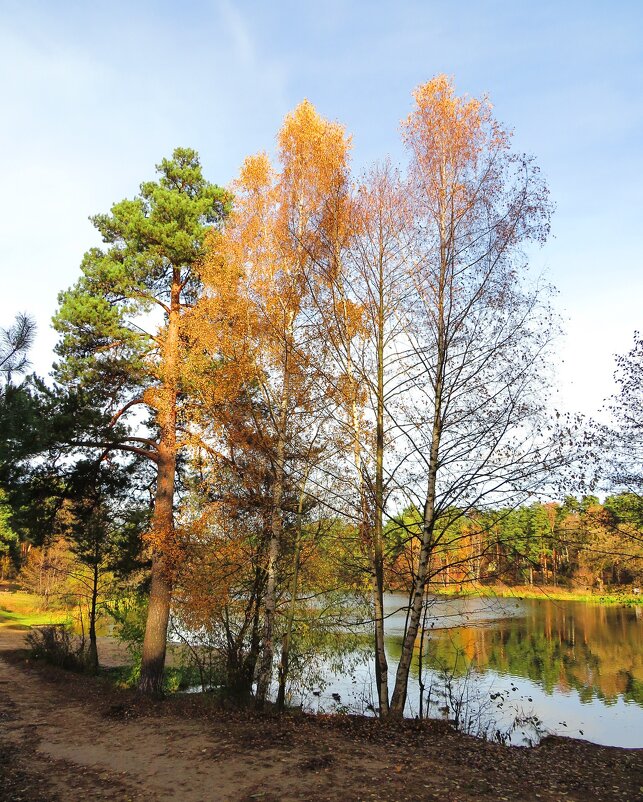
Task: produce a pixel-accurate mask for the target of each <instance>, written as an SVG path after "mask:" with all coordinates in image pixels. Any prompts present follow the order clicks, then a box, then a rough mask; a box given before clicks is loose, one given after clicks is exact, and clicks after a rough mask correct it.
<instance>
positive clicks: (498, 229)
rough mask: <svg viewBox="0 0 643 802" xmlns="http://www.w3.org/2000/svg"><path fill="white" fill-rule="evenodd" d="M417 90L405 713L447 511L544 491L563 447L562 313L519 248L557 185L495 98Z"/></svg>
mask: <svg viewBox="0 0 643 802" xmlns="http://www.w3.org/2000/svg"><path fill="white" fill-rule="evenodd" d="M414 97H415V108H414V110H413V112H412V113H411V114H410V116H409V117H408V119H407V120H406V121H405V122H404V124H403V135H404V141H405V144H406V146H407V148H408V151H409V155H410V168H409V193H410V198H411V203H412V206H413V218H414V224H413V226H414V232H415V233H414V238H413V243H412V250H413V256H412V263H413V282H414V290H415V299H414V303H413V305H412V307H411V308H410V309H409V312H408V318H407V320H408V323H407V326H406V332H405V333H406V337H407V342H408V346H409V350H410V353H412V355H413V360H414V364H415V365H416V370H415V374H414V376H415V378H414V381H413V382H412V386H410V387H409V397H411V396H412V397H413V401H414V404H413V409H411V410H410V414H409V415H408V416H407V417H406V419H405V420H404V419H401V420H399V421H398V426H399V427H400V429H401V430H402V431H403V433H404V436H405V438H406V442H407V447H408V449H409V453H410V455H412V456H409V459H408V460H407V463H406V464H407V465H408V468H409V470H408V472H407V482H406V486H407V487H408V488H409V490H410V495H411V497H412V500H413V501H414V503H415V504H416V506H417V507H418V509H420V510H422V535H421V540H420V543H421V548H420V555H419V559H418V567H417V572H416V575H415V577H414V581H413V589H412V601H411V606H410V610H409V616H408V625H407V628H406V632H405V637H404V643H403V647H402V653H401V658H400V662H399V664H398V668H397V673H396V680H395V687H394V690H393V695H392V699H391V713H392V714H393V715H396V716H402V715H403V711H404V706H405V702H406V689H407V683H408V677H409V670H410V666H411V660H412V655H413V648H414V644H415V640H416V636H417V634H418V629H419V626H420V620H421V616H422V609H423V599H424V595H425V589H426V585H427V582H428V581H429V578H430V576H431V573H432V570H433V569H432V561H431V558H432V554H433V553H434V552H435V550H436V548H437V547H438V546H439V543H440V540H441V538H442V537H443V536H444V535H443V534H442V533H441V531H440V529H439V527H438V521H439V520H440V517H441V516H442V515H443V514H444V512H445V511H446V510H447V509H449V508H455V509H458V510H460V511H461V514H464V513H466V512H467V510H470V509H472V508H474V507H478V508H480V507H482V506H484V504H485V503H486V502H488V500H490V499H494V500H495V501H496V503H497V501H499V500H501V501H502V500H503V499H504V500H505V501H506V500H508V499H510V498H511V499H512V500H514V501H515V500H516V499H517V498H519V497H520V493H527V492H530V491H531V492H533V491H534V490H535V489H536V488H537V487H539V486H540V485H541V484H542V483H543V481H544V480H545V478H546V476H547V473H548V471H549V470H550V468H551V466H552V465H553V458H554V456H555V455H556V454H557V451H556V449H555V445H554V444H552V441H550V440H548V438H547V436H546V435H547V424H546V419H545V416H544V405H543V402H542V396H541V395H539V387H540V386H542V383H543V376H544V375H546V370H545V365H544V361H543V360H542V359H541V357H542V355H543V353H545V352H546V348H547V345H548V343H549V341H550V338H551V335H552V323H551V319H550V317H549V312H548V309H547V305H546V303H544V302H543V297H542V292H541V291H540V289H539V287H538V286H535V287H532V288H530V287H528V285H527V284H526V282H525V280H524V278H523V274H524V268H525V258H524V256H523V255H522V253H521V247H522V246H523V244H525V243H528V242H542V241H543V240H544V238H545V237H546V235H547V232H548V229H549V211H550V209H549V203H548V199H547V190H546V187H545V185H544V183H543V181H542V179H541V178H540V176H539V174H538V169H537V167H536V166H535V164H534V163H533V161H532V160H531V159H529V158H527V157H524V156H519V155H516V154H514V153H512V151H511V148H510V137H509V134H508V133H507V132H506V131H505V130H504V129H503V128H502V126H501V125H500V124H499V123H498V122H497V121H496V120H495V119H494V118H493V115H492V112H491V106H490V104H489V102H488V101H487V100H486V99H483V100H476V99H473V98H460V97H457V96H456V95H455V93H454V90H453V87H452V85H451V83H450V82H449V80H448V79H447V78H446V77H444V76H440V77H438V78H435V79H433V80H432V81H429V82H428V83H427V84H424V85H423V86H420V87H419V88H418V89H417V90H416V92H415V95H414ZM422 475H423V476H424V481H423V484H424V491H422V492H420V491H419V490H418V491H417V492H416V488H418V483H419V482H421V478H420V477H421V476H422Z"/></svg>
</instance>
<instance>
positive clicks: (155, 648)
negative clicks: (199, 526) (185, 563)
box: [138, 268, 181, 696]
mask: <svg viewBox="0 0 643 802" xmlns="http://www.w3.org/2000/svg"><path fill="white" fill-rule="evenodd" d="M180 279H181V275H180V271H179V270H178V269H176V268H175V270H174V276H173V282H172V292H171V305H170V315H169V321H168V327H167V335H166V339H165V343H164V347H163V361H162V366H161V375H162V377H163V386H162V387H161V388H160V389H159V391H158V398H159V401H158V414H157V420H158V423H159V428H160V438H159V445H158V462H157V465H158V474H157V479H156V498H155V500H154V515H153V517H152V531H151V540H152V583H151V586H150V601H149V607H148V610H147V621H146V624H145V637H144V640H143V653H142V658H141V678H140V680H139V686H138V687H139V690H140V691H141V692H142V693H146V694H151V695H154V696H160V695H161V694H162V693H163V671H164V668H165V653H166V649H167V628H168V624H169V620H170V604H171V601H172V582H173V578H174V572H175V570H176V559H177V557H178V555H177V553H176V543H175V536H174V484H175V479H176V452H177V448H176V404H177V398H178V372H179V358H178V354H179V325H180V308H181V303H180V301H181V281H180Z"/></svg>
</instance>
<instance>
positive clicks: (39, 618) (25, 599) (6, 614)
mask: <svg viewBox="0 0 643 802" xmlns="http://www.w3.org/2000/svg"><path fill="white" fill-rule="evenodd" d="M68 619H69V613H68V612H67V611H66V610H43V609H42V599H40V597H39V596H35V595H32V594H31V593H24V592H22V591H0V627H1V626H12V627H25V628H27V627H32V626H38V625H42V624H61V623H63V622H65V621H67V620H68Z"/></svg>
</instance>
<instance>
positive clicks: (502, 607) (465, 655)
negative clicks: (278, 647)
mask: <svg viewBox="0 0 643 802" xmlns="http://www.w3.org/2000/svg"><path fill="white" fill-rule="evenodd" d="M405 604H406V599H405V598H404V597H402V596H399V595H396V594H391V595H390V596H389V597H388V598H387V605H386V613H387V622H386V630H387V634H388V637H387V641H386V649H387V655H388V660H389V666H390V671H391V687H392V684H393V682H394V672H395V667H396V664H397V661H398V659H399V655H400V651H401V643H402V637H403V633H404V621H405V616H404V612H403V609H404V607H405ZM426 625H427V637H426V640H425V642H424V648H423V653H422V655H421V656H420V652H419V648H418V649H416V655H415V661H414V664H413V667H412V671H411V679H410V680H409V700H408V705H407V714H408V715H412V716H413V715H417V714H418V712H419V707H420V679H421V680H422V682H423V683H424V696H423V698H422V705H423V710H426V709H427V702H428V709H429V714H430V715H447V716H449V717H453V714H454V706H457V705H458V700H460V703H461V704H464V708H463V710H459V711H458V712H459V713H460V714H462V715H464V716H468V717H472V720H473V721H474V724H473V726H474V727H478V728H480V729H482V730H485V728H490V727H491V725H492V723H495V724H497V725H498V727H500V728H504V729H503V732H506V731H509V730H510V729H511V725H512V722H514V721H516V720H521V719H523V718H525V717H529V716H535V717H536V719H537V720H539V721H540V722H541V724H540V725H539V728H540V729H543V730H545V731H548V732H555V733H559V734H569V735H573V736H574V737H582V738H586V739H588V740H591V741H594V742H596V743H604V744H610V745H615V746H626V747H643V649H642V648H641V647H642V642H643V617H642V616H641V608H640V607H638V608H632V607H629V608H628V607H616V606H613V607H612V606H601V605H592V604H586V603H582V602H560V601H550V600H546V599H544V600H542V601H541V600H517V599H496V600H489V599H473V598H468V599H444V598H438V599H436V600H434V601H433V603H432V604H431V606H430V608H429V611H428V615H427V621H426ZM420 664H421V666H422V673H421V677H420ZM373 675H374V671H373V666H372V662H371V661H370V659H367V660H365V662H364V663H363V664H362V665H361V667H358V668H356V669H353V671H352V672H351V673H350V676H345V675H341V674H339V673H335V672H329V673H328V675H327V679H328V686H327V687H326V688H325V691H324V693H323V694H322V695H321V696H319V695H317V699H316V704H317V706H319V705H320V704H321V705H322V707H323V706H324V703H325V702H326V701H328V703H329V704H327V705H326V709H329V708H332V706H333V699H334V700H335V701H336V700H337V696H339V697H340V698H341V700H342V705H345V706H347V707H349V708H352V709H361V710H365V709H368V704H369V703H371V704H372V700H373V698H374V688H373ZM447 686H448V687H447ZM332 694H335V696H334V697H333V696H332ZM427 697H428V698H427ZM320 699H321V702H320ZM360 705H361V708H360ZM465 724H466V722H465ZM525 727H526V728H525ZM489 731H490V732H491V729H489ZM534 732H535V731H534V728H533V727H530V726H529V723H527V725H525V724H524V722H523V724H522V725H521V726H520V727H518V728H516V731H515V733H514V734H512V735H511V738H510V740H511V741H512V742H513V743H521V742H522V741H523V739H526V740H533V739H534Z"/></svg>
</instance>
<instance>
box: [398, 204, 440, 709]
mask: <svg viewBox="0 0 643 802" xmlns="http://www.w3.org/2000/svg"><path fill="white" fill-rule="evenodd" d="M446 243H447V238H446V235H445V227H444V217H443V216H442V217H441V220H440V276H439V282H438V289H437V308H436V317H437V343H436V346H437V354H436V371H435V384H434V395H433V425H432V430H431V448H430V453H429V463H428V477H427V489H426V498H425V502H424V513H423V520H422V530H423V531H422V548H421V550H420V559H419V562H418V570H417V575H416V577H415V581H414V583H413V600H412V603H411V609H410V611H409V612H410V615H409V622H408V627H407V630H406V633H405V636H404V642H403V645H402V654H401V656H400V662H399V663H398V666H397V672H396V675H395V688H394V689H393V696H392V698H391V708H390V709H391V716H394V717H395V718H402V717H403V715H404V707H405V705H406V696H407V690H408V683H409V672H410V670H411V662H412V660H413V648H414V646H415V639H416V638H417V634H418V628H419V626H420V620H421V617H422V608H423V605H424V593H425V588H426V583H427V580H428V578H429V566H430V563H431V555H432V553H433V549H434V547H435V543H434V541H433V537H434V528H435V505H436V488H437V476H438V466H439V453H440V440H441V437H442V400H443V399H442V395H443V392H444V373H445V368H446V359H447V337H446V319H445V292H446V284H447V271H448V257H447V244H446Z"/></svg>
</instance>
